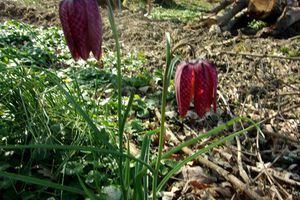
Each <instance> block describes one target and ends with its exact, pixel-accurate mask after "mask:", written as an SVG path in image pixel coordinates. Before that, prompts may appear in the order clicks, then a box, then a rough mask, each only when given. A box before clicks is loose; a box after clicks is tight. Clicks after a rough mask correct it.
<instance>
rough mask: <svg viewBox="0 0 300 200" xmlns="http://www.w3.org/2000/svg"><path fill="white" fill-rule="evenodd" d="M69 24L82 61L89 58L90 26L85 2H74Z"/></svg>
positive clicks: (80, 0) (83, 0)
mask: <svg viewBox="0 0 300 200" xmlns="http://www.w3.org/2000/svg"><path fill="white" fill-rule="evenodd" d="M69 12H70V15H69V23H70V27H71V31H72V35H73V39H74V42H75V46H76V49H77V51H78V52H79V55H80V57H81V58H82V59H84V60H86V59H87V58H88V57H89V52H90V50H89V45H88V43H87V41H88V24H87V13H86V2H85V0H73V8H70V9H69Z"/></svg>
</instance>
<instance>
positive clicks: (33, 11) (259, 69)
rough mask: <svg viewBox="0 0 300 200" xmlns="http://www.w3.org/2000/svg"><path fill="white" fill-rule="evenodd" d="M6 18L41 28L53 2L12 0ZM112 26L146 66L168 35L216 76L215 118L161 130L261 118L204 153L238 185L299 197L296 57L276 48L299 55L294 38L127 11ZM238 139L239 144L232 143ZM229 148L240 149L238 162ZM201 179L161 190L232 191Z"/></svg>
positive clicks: (107, 44) (184, 133) (187, 131)
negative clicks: (209, 64)
mask: <svg viewBox="0 0 300 200" xmlns="http://www.w3.org/2000/svg"><path fill="white" fill-rule="evenodd" d="M101 12H102V17H103V19H104V37H103V41H104V49H110V50H112V49H113V47H114V41H113V39H112V33H111V31H110V28H109V23H108V17H107V13H106V10H103V9H102V11H101ZM7 18H14V19H20V20H23V21H25V22H28V23H32V24H36V25H42V26H51V25H59V20H58V0H51V1H45V3H43V4H42V5H39V6H38V7H26V6H22V5H19V4H16V3H15V2H14V1H12V0H11V1H7V0H5V1H2V2H0V21H3V20H5V19H7ZM116 23H117V24H118V29H119V32H120V35H121V37H120V41H121V44H122V51H123V52H127V51H132V50H138V51H143V52H144V53H145V55H146V58H147V60H148V61H147V66H149V67H151V68H156V67H160V68H161V67H162V66H163V64H164V57H165V39H164V37H165V32H166V31H168V32H170V33H171V37H172V43H173V46H176V45H178V44H190V45H192V46H193V47H194V50H195V53H196V57H197V58H206V59H211V60H213V61H214V62H215V64H216V66H217V69H218V73H219V75H218V76H219V86H218V93H219V94H218V107H219V108H218V112H217V114H218V117H217V119H215V118H214V115H212V116H211V119H209V120H207V121H203V120H201V119H196V118H194V113H192V112H191V113H189V115H188V119H187V120H186V124H185V125H184V126H180V125H178V124H174V125H173V124H172V121H171V120H170V121H169V129H170V130H171V131H173V132H175V133H176V134H180V135H181V136H180V137H181V138H182V139H185V138H188V137H192V136H194V135H196V133H197V132H198V131H203V130H205V129H210V128H211V126H215V125H217V124H220V123H222V122H226V121H228V120H229V119H230V118H231V117H232V116H247V117H250V118H251V119H252V120H255V121H261V120H265V121H264V123H263V125H262V129H261V132H256V131H254V132H253V133H252V132H251V133H249V134H247V135H245V136H244V137H242V138H240V139H239V141H234V142H232V143H230V144H227V145H226V147H222V148H218V149H216V150H214V151H213V152H210V153H209V154H208V155H207V157H208V158H209V159H210V160H211V161H213V162H214V163H215V164H218V165H219V166H221V167H222V168H224V169H226V170H227V171H229V172H230V173H231V174H233V175H235V176H236V177H238V178H239V179H241V180H242V181H243V182H247V181H248V183H247V186H248V187H249V188H250V189H251V190H252V191H256V192H257V193H258V194H259V195H261V196H266V197H268V199H280V197H281V198H282V199H300V193H299V191H300V166H299V165H300V108H299V107H300V57H298V56H296V57H288V55H286V54H284V53H283V51H282V49H287V50H289V51H294V52H298V53H299V54H300V46H299V42H300V38H299V37H297V36H296V37H291V38H287V39H275V38H271V37H269V38H258V37H255V36H247V35H243V34H241V33H239V34H237V35H232V34H230V33H229V32H225V33H221V32H219V31H218V30H217V28H216V29H213V28H211V29H204V28H194V27H195V26H193V23H191V22H189V23H188V24H179V23H172V22H169V21H152V20H149V19H148V18H145V17H144V16H143V15H141V14H139V13H132V12H130V11H127V10H125V11H123V12H122V13H121V14H117V15H116ZM183 46H184V48H180V49H177V50H176V51H175V53H177V54H181V55H185V58H186V59H188V58H189V54H190V51H191V49H190V48H188V45H183ZM190 121H193V122H190ZM238 143H241V144H242V146H241V147H239V145H238ZM194 148H197V147H194ZM237 150H240V151H238V152H242V153H241V154H242V155H241V156H242V158H241V159H242V160H240V161H239V158H238V153H237ZM239 162H242V163H243V167H244V172H246V174H248V175H247V177H248V178H243V176H242V175H241V174H242V172H243V170H242V169H241V168H238V166H237V163H239ZM195 163H197V162H195ZM195 163H193V164H192V165H191V166H189V167H186V168H185V170H191V169H193V170H195V169H197V170H199V168H197V167H199V166H201V165H199V166H197V164H195ZM203 168H204V167H203ZM210 170H211V169H210ZM183 177H184V173H183ZM201 180H206V181H207V180H210V181H209V183H210V186H209V187H208V186H207V184H202V183H201V185H200V183H199V182H197V181H196V183H195V181H194V180H193V182H192V181H191V180H190V179H189V178H186V177H184V178H182V179H181V181H178V182H176V181H175V182H174V183H173V182H171V183H169V187H168V188H169V191H168V192H166V193H163V194H162V195H165V196H166V195H173V196H176V198H177V199H190V198H189V197H194V198H195V199H199V197H200V196H201V198H202V197H204V196H205V195H206V197H207V198H209V197H212V199H219V198H225V199H229V198H231V197H232V193H231V192H230V191H232V190H238V189H237V188H235V187H233V186H232V183H231V184H229V183H228V182H230V181H228V180H226V178H224V177H221V176H219V175H217V174H216V173H214V172H212V173H211V175H210V177H208V176H207V175H206V178H203V177H202V179H201ZM182 182H183V183H184V184H183V183H182ZM174 188H177V190H176V189H174ZM191 191H192V192H191ZM246 196H247V195H246ZM273 197H274V198H273ZM238 198H239V197H237V196H236V197H234V198H233V199H238Z"/></svg>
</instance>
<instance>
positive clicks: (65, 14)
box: [59, 0, 80, 60]
mask: <svg viewBox="0 0 300 200" xmlns="http://www.w3.org/2000/svg"><path fill="white" fill-rule="evenodd" d="M71 7H73V1H72V0H63V1H61V2H60V4H59V18H60V21H61V25H62V29H63V32H64V35H65V38H66V42H67V45H68V47H69V49H70V52H71V54H72V57H73V58H74V60H78V59H79V57H80V56H79V52H78V50H77V48H76V45H75V41H74V39H73V35H72V31H71V27H70V24H69V21H70V12H69V11H70V8H71Z"/></svg>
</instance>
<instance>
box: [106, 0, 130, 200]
mask: <svg viewBox="0 0 300 200" xmlns="http://www.w3.org/2000/svg"><path fill="white" fill-rule="evenodd" d="M108 5H109V6H108V7H109V12H108V16H109V22H110V26H111V29H112V32H113V36H114V39H115V43H116V46H115V48H116V53H117V82H118V138H119V152H120V153H122V152H123V130H122V127H123V126H122V122H123V121H122V71H121V51H120V44H119V37H118V32H117V28H116V24H115V20H114V16H113V10H112V7H111V4H110V1H109V0H108ZM118 165H119V176H120V185H121V188H122V193H123V198H126V197H127V192H126V189H125V183H124V178H123V157H120V158H119V161H118Z"/></svg>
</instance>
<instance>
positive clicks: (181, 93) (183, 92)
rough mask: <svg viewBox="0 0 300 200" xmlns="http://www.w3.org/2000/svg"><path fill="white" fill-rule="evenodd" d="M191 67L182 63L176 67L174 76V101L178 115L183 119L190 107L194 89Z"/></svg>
mask: <svg viewBox="0 0 300 200" xmlns="http://www.w3.org/2000/svg"><path fill="white" fill-rule="evenodd" d="M194 77H195V75H194V70H193V66H192V65H190V64H188V63H186V62H182V63H180V64H179V65H178V66H177V69H176V74H175V87H176V100H177V105H178V110H179V114H180V115H181V116H182V117H184V116H185V115H186V113H187V111H188V109H189V107H190V102H191V99H192V95H193V88H194Z"/></svg>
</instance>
